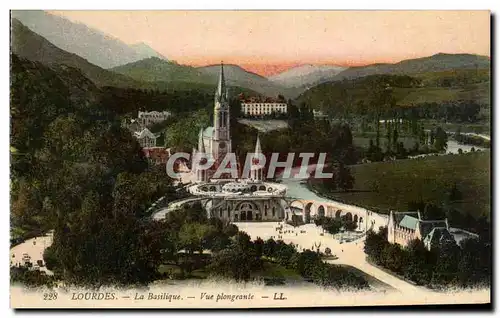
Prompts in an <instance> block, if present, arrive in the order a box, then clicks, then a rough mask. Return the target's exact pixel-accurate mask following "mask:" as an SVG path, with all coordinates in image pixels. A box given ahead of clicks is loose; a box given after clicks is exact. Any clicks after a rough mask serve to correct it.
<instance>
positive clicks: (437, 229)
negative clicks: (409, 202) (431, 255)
mask: <svg viewBox="0 0 500 318" xmlns="http://www.w3.org/2000/svg"><path fill="white" fill-rule="evenodd" d="M415 239H419V240H420V241H422V242H423V243H424V245H425V246H426V248H427V249H428V250H431V248H433V247H437V246H440V245H441V244H444V243H447V242H453V243H455V244H456V240H455V238H454V236H453V235H452V234H451V233H450V228H449V225H448V219H444V220H424V219H422V217H421V215H420V212H419V211H417V212H394V211H391V212H390V214H389V224H388V226H387V240H388V241H389V243H393V244H399V245H401V246H403V247H406V246H408V243H409V242H410V241H412V240H415Z"/></svg>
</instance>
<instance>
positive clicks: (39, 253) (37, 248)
mask: <svg viewBox="0 0 500 318" xmlns="http://www.w3.org/2000/svg"><path fill="white" fill-rule="evenodd" d="M52 238H53V237H52V233H49V234H48V235H47V236H42V237H36V238H32V239H29V240H26V241H25V242H24V243H21V244H19V245H16V246H14V247H13V248H11V249H10V265H11V266H16V265H17V264H21V265H23V264H24V261H23V254H25V253H26V254H28V255H29V256H30V258H31V263H33V265H36V262H37V260H42V261H43V252H44V250H45V248H47V247H49V246H50V245H52ZM40 270H41V271H44V272H46V273H47V274H49V275H52V274H53V273H52V272H51V271H49V270H48V269H47V268H46V267H45V262H44V266H43V267H40Z"/></svg>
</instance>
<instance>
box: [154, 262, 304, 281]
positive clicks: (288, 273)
mask: <svg viewBox="0 0 500 318" xmlns="http://www.w3.org/2000/svg"><path fill="white" fill-rule="evenodd" d="M158 272H159V273H160V274H163V273H171V274H174V275H176V276H178V275H180V274H181V269H180V268H179V267H178V266H176V265H167V264H164V265H160V267H159V268H158ZM209 274H210V273H209V272H208V271H207V270H206V269H205V268H204V267H202V268H198V269H196V270H194V271H193V272H192V273H191V275H190V276H189V278H191V279H193V278H194V279H204V278H207V277H208V276H209ZM251 277H252V278H256V279H258V278H280V279H297V280H302V276H300V275H299V274H298V273H296V272H295V271H294V270H292V269H288V268H285V267H283V266H281V265H279V264H277V263H274V262H271V261H268V260H265V261H264V264H263V269H262V270H261V271H258V272H252V274H251Z"/></svg>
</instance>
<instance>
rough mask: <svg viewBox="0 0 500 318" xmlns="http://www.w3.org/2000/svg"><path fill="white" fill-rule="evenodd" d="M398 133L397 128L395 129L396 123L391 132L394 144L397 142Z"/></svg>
mask: <svg viewBox="0 0 500 318" xmlns="http://www.w3.org/2000/svg"><path fill="white" fill-rule="evenodd" d="M398 135H399V134H398V129H397V125H396V126H395V128H394V131H393V133H392V144H393V145H394V146H396V145H397V144H398V138H399V136H398Z"/></svg>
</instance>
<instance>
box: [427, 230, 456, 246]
mask: <svg viewBox="0 0 500 318" xmlns="http://www.w3.org/2000/svg"><path fill="white" fill-rule="evenodd" d="M445 241H455V238H454V237H453V235H451V233H450V232H449V231H448V229H447V228H446V227H435V228H433V229H432V231H430V232H429V234H427V235H426V236H425V238H424V244H430V245H431V246H436V245H440V244H441V243H443V242H445Z"/></svg>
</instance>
